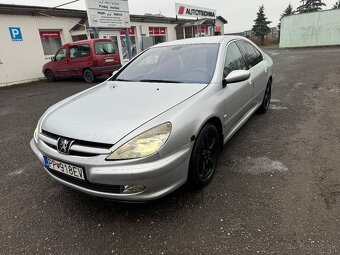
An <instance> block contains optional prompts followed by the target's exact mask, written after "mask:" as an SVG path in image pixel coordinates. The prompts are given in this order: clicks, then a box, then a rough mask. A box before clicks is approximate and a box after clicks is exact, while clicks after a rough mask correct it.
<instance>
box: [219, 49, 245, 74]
mask: <svg viewBox="0 0 340 255" xmlns="http://www.w3.org/2000/svg"><path fill="white" fill-rule="evenodd" d="M246 69H247V65H246V62H245V61H244V58H243V56H242V54H241V52H240V50H239V48H238V47H237V45H236V43H234V42H232V43H230V44H229V45H228V48H227V54H226V60H225V62H224V69H223V77H226V76H227V75H228V74H229V73H230V72H232V71H234V70H246Z"/></svg>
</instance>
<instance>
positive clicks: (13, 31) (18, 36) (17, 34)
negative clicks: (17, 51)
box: [8, 27, 23, 41]
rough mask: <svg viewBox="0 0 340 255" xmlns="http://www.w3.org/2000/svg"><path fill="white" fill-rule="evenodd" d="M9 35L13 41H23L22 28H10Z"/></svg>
mask: <svg viewBox="0 0 340 255" xmlns="http://www.w3.org/2000/svg"><path fill="white" fill-rule="evenodd" d="M8 29H9V33H10V35H11V39H12V41H22V40H23V39H22V33H21V29H20V27H9V28H8Z"/></svg>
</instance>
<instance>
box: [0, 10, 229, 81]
mask: <svg viewBox="0 0 340 255" xmlns="http://www.w3.org/2000/svg"><path fill="white" fill-rule="evenodd" d="M130 19H131V27H130V28H129V36H130V40H131V42H132V46H133V47H132V52H133V54H137V53H139V52H141V51H142V50H144V49H146V48H148V47H150V46H152V45H154V44H157V43H160V42H165V41H171V40H176V39H183V38H190V37H196V36H211V35H215V34H224V24H226V23H227V21H226V20H225V19H224V18H223V17H221V16H218V17H217V18H216V20H208V19H202V20H196V21H192V20H184V19H176V18H168V17H163V16H160V15H130ZM0 20H1V23H0V35H1V36H0V86H6V85H11V84H17V83H21V82H29V81H34V80H37V79H41V78H42V77H43V74H42V72H41V70H42V66H43V64H44V63H46V62H48V61H49V60H50V58H51V57H52V56H53V55H54V54H55V53H56V52H57V50H58V49H59V48H60V47H61V46H62V45H63V44H65V43H68V42H72V41H77V40H83V39H87V38H93V30H92V28H89V27H88V22H87V14H86V11H79V10H69V9H56V8H46V7H36V6H18V5H6V4H0ZM97 30H98V34H99V37H100V38H111V39H112V40H114V42H115V43H116V46H117V47H118V49H119V52H120V56H121V61H122V63H123V64H124V62H126V61H128V60H127V49H126V45H125V31H124V30H121V29H97Z"/></svg>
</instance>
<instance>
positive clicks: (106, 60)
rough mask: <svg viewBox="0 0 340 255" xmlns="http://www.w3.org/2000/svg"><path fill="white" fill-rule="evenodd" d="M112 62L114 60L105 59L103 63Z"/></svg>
mask: <svg viewBox="0 0 340 255" xmlns="http://www.w3.org/2000/svg"><path fill="white" fill-rule="evenodd" d="M113 61H114V59H112V58H107V59H105V62H106V63H109V62H113Z"/></svg>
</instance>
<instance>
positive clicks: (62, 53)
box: [55, 48, 66, 61]
mask: <svg viewBox="0 0 340 255" xmlns="http://www.w3.org/2000/svg"><path fill="white" fill-rule="evenodd" d="M65 58H66V49H65V48H62V49H60V50H59V51H58V52H57V54H56V55H55V59H56V60H57V61H60V60H63V59H65Z"/></svg>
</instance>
